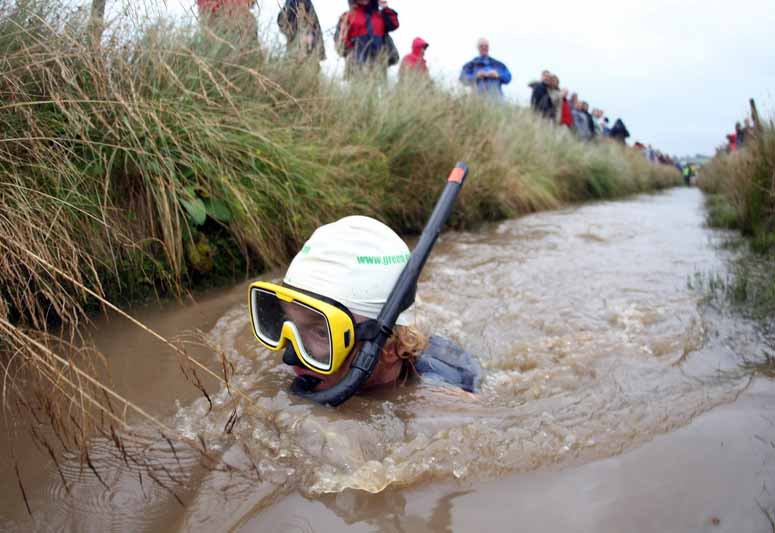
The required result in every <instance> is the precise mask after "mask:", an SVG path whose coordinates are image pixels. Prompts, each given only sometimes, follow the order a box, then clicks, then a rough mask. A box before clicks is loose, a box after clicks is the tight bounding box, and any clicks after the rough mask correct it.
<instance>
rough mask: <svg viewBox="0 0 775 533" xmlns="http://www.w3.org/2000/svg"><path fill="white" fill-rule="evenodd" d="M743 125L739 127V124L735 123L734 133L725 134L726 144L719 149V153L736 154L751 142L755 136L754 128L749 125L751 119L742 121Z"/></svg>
mask: <svg viewBox="0 0 775 533" xmlns="http://www.w3.org/2000/svg"><path fill="white" fill-rule="evenodd" d="M743 124H744V125H742V126H741V125H740V122H735V131H733V132H732V133H728V134H727V142H726V144H725V145H724V146H722V147H721V148H720V150H721V151H724V152H726V153H728V154H729V153H732V152H736V151H737V150H740V149H741V148H743V147H745V146H746V145H747V144H748V143H750V142H751V139H752V138H753V136H754V134H755V130H754V127H753V126H752V125H751V119H750V118H748V117H746V118H745V119H744V120H743Z"/></svg>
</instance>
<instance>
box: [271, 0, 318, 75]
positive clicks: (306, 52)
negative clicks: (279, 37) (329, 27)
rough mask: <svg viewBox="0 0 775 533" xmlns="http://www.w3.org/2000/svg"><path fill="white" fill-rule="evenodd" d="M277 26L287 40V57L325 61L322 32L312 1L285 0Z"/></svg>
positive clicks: (278, 16)
mask: <svg viewBox="0 0 775 533" xmlns="http://www.w3.org/2000/svg"><path fill="white" fill-rule="evenodd" d="M277 25H278V26H279V27H280V32H281V33H282V34H283V35H285V38H286V39H287V40H288V53H289V55H292V56H296V57H298V58H300V59H307V58H310V57H314V58H316V59H317V60H318V61H325V59H326V49H325V46H324V45H323V31H322V30H321V29H320V21H319V20H318V15H317V13H316V12H315V6H313V5H312V0H285V6H283V8H282V10H280V14H279V15H277Z"/></svg>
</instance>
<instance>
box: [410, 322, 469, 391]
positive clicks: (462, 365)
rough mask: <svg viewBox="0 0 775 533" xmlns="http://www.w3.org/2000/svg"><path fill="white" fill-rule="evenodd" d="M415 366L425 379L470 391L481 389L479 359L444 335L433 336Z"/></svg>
mask: <svg viewBox="0 0 775 533" xmlns="http://www.w3.org/2000/svg"><path fill="white" fill-rule="evenodd" d="M414 366H415V370H416V371H417V373H418V374H419V375H420V377H421V378H422V379H423V381H432V382H436V383H444V384H447V385H452V386H454V387H459V388H461V389H463V390H465V391H468V392H477V391H478V390H479V382H480V381H481V375H482V367H481V365H480V364H479V361H478V360H477V359H476V358H475V357H474V356H473V355H472V354H470V353H468V352H466V351H465V350H463V349H462V348H460V347H459V346H458V345H456V344H455V343H453V342H452V341H450V340H448V339H445V338H443V337H439V336H436V335H434V336H432V337H431V338H430V341H429V343H428V347H427V348H426V349H425V351H424V352H423V353H422V355H421V356H420V358H419V359H418V360H417V361H416V362H415V365H414Z"/></svg>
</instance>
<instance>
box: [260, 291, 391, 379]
mask: <svg viewBox="0 0 775 533" xmlns="http://www.w3.org/2000/svg"><path fill="white" fill-rule="evenodd" d="M249 304H250V305H249V307H250V319H251V323H252V325H253V333H254V334H255V336H256V338H257V339H258V341H259V342H260V343H261V344H263V345H264V346H265V347H266V348H268V349H269V350H272V351H274V352H279V351H282V350H286V349H287V348H288V343H290V344H291V346H292V347H293V351H294V352H295V354H296V356H297V358H298V360H299V361H300V362H301V363H302V364H303V365H304V366H305V367H307V368H308V369H310V370H312V371H313V372H317V373H318V374H324V375H330V374H333V373H334V372H336V371H337V370H339V368H341V366H342V364H343V363H344V362H345V360H346V359H347V357H348V356H349V355H350V353H351V352H352V350H353V348H354V347H355V344H356V339H357V340H358V341H362V340H370V338H373V337H374V336H375V335H376V333H377V331H378V329H379V328H378V326H377V324H376V321H375V320H371V319H369V320H367V321H365V322H362V323H360V324H356V322H355V319H354V317H353V315H352V313H351V312H350V311H349V310H348V309H347V308H346V307H345V306H344V305H342V304H340V303H339V302H337V301H335V300H332V299H330V298H326V297H325V296H320V295H318V294H314V293H311V292H307V291H302V290H300V289H295V288H292V287H288V286H283V285H275V284H274V283H267V282H263V281H258V282H255V283H253V284H251V286H250V302H249ZM286 362H287V361H286ZM290 364H292V363H290Z"/></svg>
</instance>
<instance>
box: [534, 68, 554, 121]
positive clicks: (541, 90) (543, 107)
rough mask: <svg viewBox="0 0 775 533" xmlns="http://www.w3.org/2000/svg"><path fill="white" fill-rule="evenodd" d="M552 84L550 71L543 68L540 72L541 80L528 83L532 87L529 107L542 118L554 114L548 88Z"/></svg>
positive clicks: (551, 116)
mask: <svg viewBox="0 0 775 533" xmlns="http://www.w3.org/2000/svg"><path fill="white" fill-rule="evenodd" d="M551 84H552V73H551V72H549V71H548V70H544V71H543V73H541V81H534V82H532V83H530V84H528V87H530V89H532V91H533V92H532V93H531V95H530V107H532V108H533V110H534V111H535V112H536V113H538V114H539V115H541V116H542V117H544V118H549V119H552V118H554V117H555V116H556V110H555V108H554V103H553V101H552V98H551V94H550V89H551Z"/></svg>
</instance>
